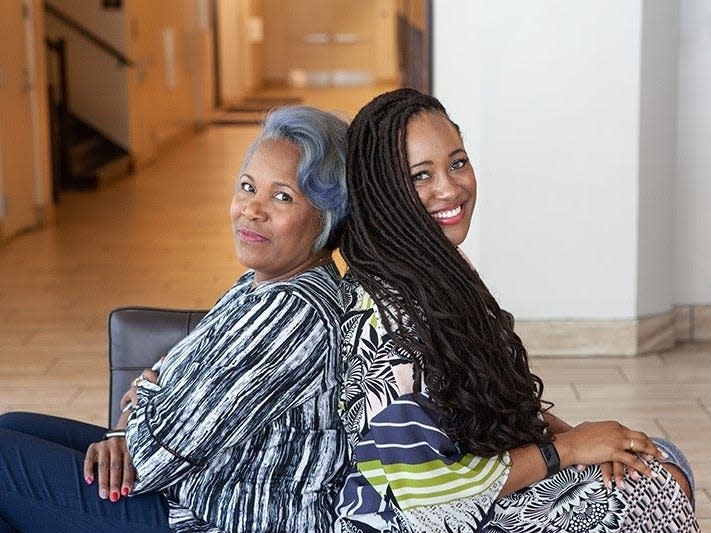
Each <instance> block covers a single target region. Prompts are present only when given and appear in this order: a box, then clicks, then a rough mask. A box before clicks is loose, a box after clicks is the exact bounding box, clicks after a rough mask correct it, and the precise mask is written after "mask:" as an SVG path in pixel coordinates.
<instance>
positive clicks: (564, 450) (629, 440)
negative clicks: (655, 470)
mask: <svg viewBox="0 0 711 533" xmlns="http://www.w3.org/2000/svg"><path fill="white" fill-rule="evenodd" d="M554 443H555V447H556V449H557V450H558V455H560V458H561V463H562V464H561V466H570V465H591V464H599V465H600V468H601V469H602V477H603V481H604V482H605V485H606V486H607V487H608V488H611V487H612V479H614V480H615V483H616V484H617V486H618V487H620V488H622V487H624V476H625V467H627V468H628V469H629V470H630V475H631V476H632V477H634V478H638V477H639V475H640V474H644V475H646V476H652V470H651V468H650V467H649V466H648V465H647V464H646V463H645V462H644V461H642V459H641V458H644V459H646V460H651V459H653V458H655V457H656V458H659V459H661V458H663V454H662V452H661V451H660V450H659V449H658V448H657V447H656V446H655V445H654V443H653V442H652V441H651V439H650V438H649V437H647V435H645V434H644V433H642V432H641V431H635V430H632V429H630V428H628V427H626V426H623V425H622V424H620V423H619V422H613V421H608V422H583V423H582V424H579V425H577V426H575V427H574V428H573V429H571V430H569V431H566V432H565V433H560V434H558V435H556V439H555V441H554ZM640 456H641V458H640Z"/></svg>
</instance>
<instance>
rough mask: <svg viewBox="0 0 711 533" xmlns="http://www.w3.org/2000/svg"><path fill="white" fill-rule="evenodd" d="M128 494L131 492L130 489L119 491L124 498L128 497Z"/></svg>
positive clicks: (124, 488) (125, 488)
mask: <svg viewBox="0 0 711 533" xmlns="http://www.w3.org/2000/svg"><path fill="white" fill-rule="evenodd" d="M130 492H131V489H129V488H128V487H123V488H122V489H121V494H123V495H124V496H128V495H129V494H130Z"/></svg>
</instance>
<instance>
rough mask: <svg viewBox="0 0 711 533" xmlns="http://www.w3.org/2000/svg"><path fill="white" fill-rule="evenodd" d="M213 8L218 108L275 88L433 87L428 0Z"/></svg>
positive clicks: (325, 0) (225, 3) (227, 0)
mask: <svg viewBox="0 0 711 533" xmlns="http://www.w3.org/2000/svg"><path fill="white" fill-rule="evenodd" d="M212 11H213V17H212V18H213V34H214V38H215V42H214V49H215V65H216V68H215V102H216V103H217V107H218V108H222V109H225V108H230V107H231V108H236V107H237V108H238V107H239V106H240V105H243V104H244V103H245V99H246V98H249V97H253V96H254V95H255V94H265V93H266V94H274V93H275V90H280V91H281V93H280V94H282V95H295V94H296V95H298V93H299V89H304V88H316V89H319V88H330V89H338V88H344V89H347V88H352V87H358V86H372V85H378V84H389V85H394V86H409V87H414V88H417V89H419V90H422V91H424V92H428V93H429V92H430V91H431V79H432V67H431V58H432V53H431V28H432V24H431V18H432V0H243V1H238V2H235V1H232V0H213V1H212ZM277 92H279V91H277Z"/></svg>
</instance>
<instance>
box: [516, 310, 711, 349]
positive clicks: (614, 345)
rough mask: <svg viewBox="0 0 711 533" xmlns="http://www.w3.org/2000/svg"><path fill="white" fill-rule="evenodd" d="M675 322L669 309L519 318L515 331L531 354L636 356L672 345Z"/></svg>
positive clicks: (674, 339)
mask: <svg viewBox="0 0 711 533" xmlns="http://www.w3.org/2000/svg"><path fill="white" fill-rule="evenodd" d="M710 318H711V315H710ZM675 326H676V321H675V316H674V313H673V312H672V311H669V312H667V313H662V314H659V315H653V316H648V317H642V318H639V319H631V320H565V321H563V320H561V321H517V322H516V333H518V335H519V336H520V337H521V339H522V340H523V343H524V345H525V346H526V349H527V350H528V353H529V354H530V355H547V356H559V357H563V356H567V357H589V356H595V355H598V356H635V355H640V354H644V353H649V352H655V351H659V350H666V349H669V348H671V347H673V346H674V344H675V342H676V336H675Z"/></svg>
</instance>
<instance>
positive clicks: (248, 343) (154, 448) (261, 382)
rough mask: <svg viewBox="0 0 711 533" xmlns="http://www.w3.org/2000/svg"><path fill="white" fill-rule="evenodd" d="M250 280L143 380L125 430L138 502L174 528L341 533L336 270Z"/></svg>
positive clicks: (341, 433)
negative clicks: (151, 498) (154, 497)
mask: <svg viewBox="0 0 711 533" xmlns="http://www.w3.org/2000/svg"><path fill="white" fill-rule="evenodd" d="M253 280H254V274H253V273H252V272H248V273H247V274H245V275H244V276H242V277H241V278H240V279H239V281H238V282H237V283H236V284H235V285H234V286H233V287H232V288H231V289H230V290H229V291H228V292H227V293H226V294H225V295H224V296H223V297H222V298H221V299H220V300H219V301H218V302H217V304H216V305H215V307H213V308H212V310H211V311H210V312H209V313H208V314H207V315H206V316H205V318H204V319H203V320H202V321H201V322H200V323H199V324H198V326H197V327H196V328H195V330H194V331H193V332H192V333H191V334H190V335H189V336H188V337H186V338H185V339H184V340H182V341H181V342H179V343H178V344H177V345H176V346H175V347H174V348H173V349H172V350H171V351H170V352H169V353H168V355H167V357H166V358H165V361H164V363H163V366H162V368H161V372H160V376H159V379H158V384H157V385H153V384H152V383H150V382H143V383H142V384H141V385H140V386H139V388H138V398H139V400H138V404H137V406H136V408H135V410H134V412H133V414H132V415H131V417H130V419H129V421H128V426H127V428H126V440H127V443H128V447H129V451H130V453H131V457H132V458H133V461H134V465H135V466H136V468H137V470H138V473H139V478H140V479H139V480H138V482H137V483H136V485H135V488H134V492H133V493H134V494H139V493H142V492H147V491H161V492H162V493H163V494H165V496H166V497H167V498H168V500H169V502H170V506H171V510H170V525H171V530H174V531H239V532H242V531H250V532H256V531H270V532H272V531H309V532H322V531H331V530H332V527H333V522H334V513H333V500H334V498H335V491H336V490H337V488H338V487H339V486H340V483H341V481H342V479H341V478H342V475H343V469H344V465H345V461H346V449H347V442H346V437H345V433H344V431H343V430H342V429H341V426H340V422H339V420H338V415H337V410H336V404H337V401H338V387H337V373H338V364H339V363H338V362H339V358H340V352H339V337H340V333H339V331H340V319H339V310H338V303H337V297H336V293H337V287H338V282H339V275H338V271H337V269H336V268H335V266H334V265H333V264H330V265H326V266H322V267H318V268H315V269H312V270H309V271H306V272H303V273H301V274H299V275H298V276H296V277H294V278H292V279H290V280H288V281H283V282H273V283H263V284H260V285H258V286H257V287H256V288H254V289H253V290H252V289H251V286H252V282H253Z"/></svg>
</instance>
